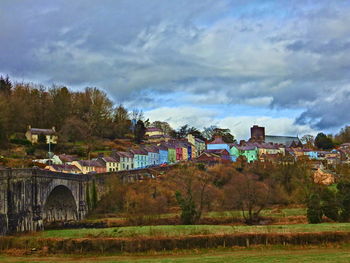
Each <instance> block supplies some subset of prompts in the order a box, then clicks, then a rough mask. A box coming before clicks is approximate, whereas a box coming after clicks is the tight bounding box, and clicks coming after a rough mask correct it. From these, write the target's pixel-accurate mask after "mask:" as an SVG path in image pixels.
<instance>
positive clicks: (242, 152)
mask: <svg viewBox="0 0 350 263" xmlns="http://www.w3.org/2000/svg"><path fill="white" fill-rule="evenodd" d="M230 155H231V159H232V160H233V161H234V159H237V158H238V157H239V156H244V157H245V158H246V159H247V162H249V163H251V162H254V161H257V160H258V148H257V147H256V146H254V145H244V146H232V147H231V149H230Z"/></svg>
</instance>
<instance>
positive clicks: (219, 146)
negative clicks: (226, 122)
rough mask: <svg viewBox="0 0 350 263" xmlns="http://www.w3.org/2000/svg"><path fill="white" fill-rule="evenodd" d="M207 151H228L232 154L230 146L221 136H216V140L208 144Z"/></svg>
mask: <svg viewBox="0 0 350 263" xmlns="http://www.w3.org/2000/svg"><path fill="white" fill-rule="evenodd" d="M207 150H226V151H228V152H230V146H229V144H228V143H226V142H224V141H223V140H222V137H221V136H215V138H214V140H213V141H211V142H209V143H208V144H207Z"/></svg>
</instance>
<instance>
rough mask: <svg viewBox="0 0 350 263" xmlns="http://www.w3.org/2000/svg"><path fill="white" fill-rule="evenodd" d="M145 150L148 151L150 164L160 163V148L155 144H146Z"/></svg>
mask: <svg viewBox="0 0 350 263" xmlns="http://www.w3.org/2000/svg"><path fill="white" fill-rule="evenodd" d="M145 151H146V152H147V153H148V165H149V166H150V165H152V166H153V165H158V164H159V150H158V149H157V148H156V147H153V146H146V147H145Z"/></svg>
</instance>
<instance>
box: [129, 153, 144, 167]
mask: <svg viewBox="0 0 350 263" xmlns="http://www.w3.org/2000/svg"><path fill="white" fill-rule="evenodd" d="M130 152H131V153H132V154H133V155H134V169H142V168H146V167H147V166H148V152H147V151H145V150H144V149H141V148H140V149H131V150H130Z"/></svg>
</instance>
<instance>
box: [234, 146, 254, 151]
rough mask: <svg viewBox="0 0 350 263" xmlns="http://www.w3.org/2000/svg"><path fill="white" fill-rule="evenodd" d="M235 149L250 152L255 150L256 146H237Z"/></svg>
mask: <svg viewBox="0 0 350 263" xmlns="http://www.w3.org/2000/svg"><path fill="white" fill-rule="evenodd" d="M237 149H238V150H241V151H251V150H255V149H256V146H255V145H244V146H238V147H237Z"/></svg>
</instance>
